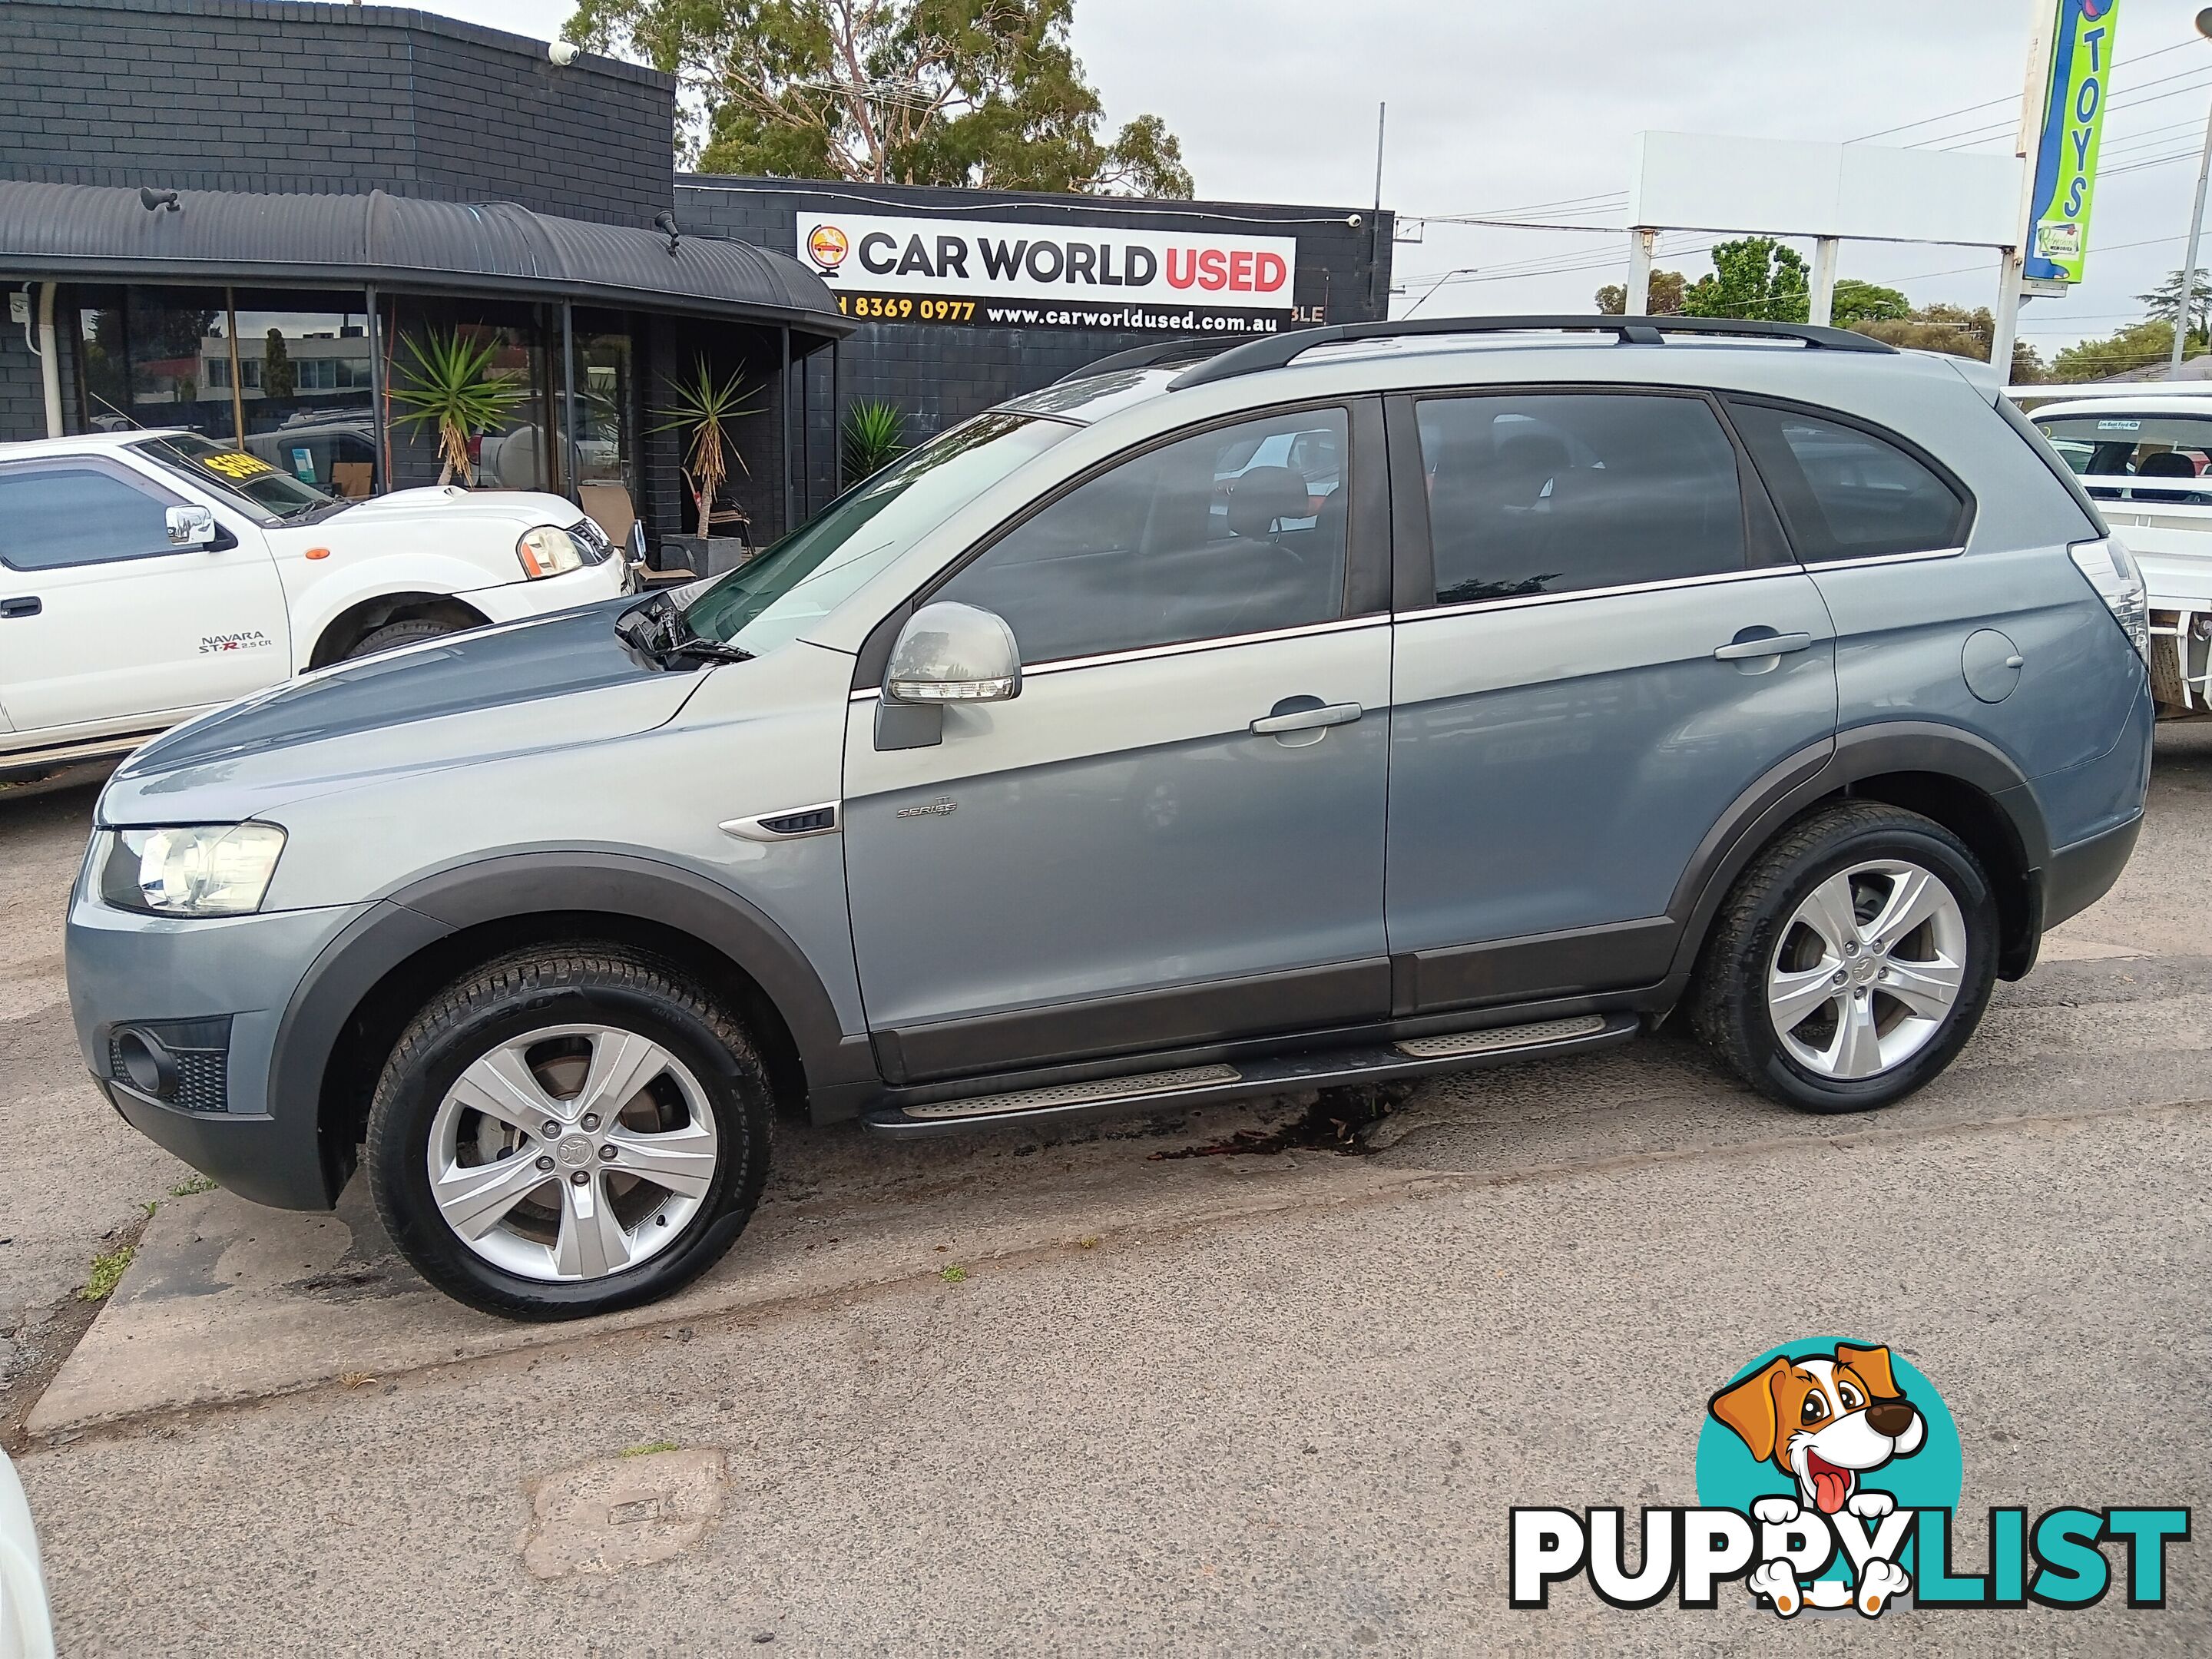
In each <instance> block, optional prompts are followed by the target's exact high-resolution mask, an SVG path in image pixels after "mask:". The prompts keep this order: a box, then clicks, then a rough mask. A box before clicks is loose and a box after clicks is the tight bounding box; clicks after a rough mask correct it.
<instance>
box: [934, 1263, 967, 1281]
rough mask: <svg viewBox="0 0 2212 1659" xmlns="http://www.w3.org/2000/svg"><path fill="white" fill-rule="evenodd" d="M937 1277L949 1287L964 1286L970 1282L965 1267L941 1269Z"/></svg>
mask: <svg viewBox="0 0 2212 1659" xmlns="http://www.w3.org/2000/svg"><path fill="white" fill-rule="evenodd" d="M937 1276H938V1277H939V1279H943V1280H944V1281H945V1283H946V1284H948V1285H964V1284H966V1283H967V1282H968V1270H967V1269H966V1268H965V1267H945V1268H943V1269H941V1270H940V1271H939V1273H938V1275H937Z"/></svg>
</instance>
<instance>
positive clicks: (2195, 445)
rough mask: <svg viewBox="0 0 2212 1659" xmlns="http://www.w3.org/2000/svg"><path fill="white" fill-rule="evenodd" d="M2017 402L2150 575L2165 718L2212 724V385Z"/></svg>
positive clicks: (2156, 689)
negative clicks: (2028, 405)
mask: <svg viewBox="0 0 2212 1659" xmlns="http://www.w3.org/2000/svg"><path fill="white" fill-rule="evenodd" d="M2006 392H2007V394H2008V396H2010V397H2012V398H2015V399H2017V400H2020V401H2022V402H2027V401H2029V400H2036V406H2035V407H2033V408H2031V409H2029V410H2027V417H2028V419H2030V420H2031V421H2033V422H2035V424H2036V425H2037V427H2038V428H2040V429H2041V431H2042V433H2043V435H2044V436H2045V437H2046V438H2048V439H2049V440H2050V441H2051V447H2052V448H2054V449H2056V450H2057V452H2058V455H2059V459H2061V460H2063V461H2064V462H2065V463H2066V465H2068V466H2069V468H2071V469H2072V470H2073V471H2074V473H2075V476H2076V477H2078V478H2079V480H2080V482H2081V485H2082V487H2083V488H2084V489H2087V491H2088V492H2089V494H2090V495H2093V496H2094V497H2096V500H2097V506H2098V507H2099V509H2100V511H2101V512H2102V513H2104V515H2105V518H2106V522H2108V523H2109V524H2110V525H2111V526H2112V529H2113V531H2114V532H2115V533H2117V534H2118V537H2119V538H2120V539H2121V540H2122V541H2124V542H2125V543H2126V544H2127V546H2128V550H2129V551H2130V552H2131V553H2133V554H2134V555H2135V556H2136V563H2137V564H2139V565H2140V566H2142V573H2143V581H2144V585H2145V586H2147V587H2148V589H2149V590H2150V594H2149V598H2150V635H2151V639H2150V647H2151V653H2150V675H2151V691H2152V695H2153V696H2154V697H2155V698H2156V700H2157V702H2158V712H2159V716H2160V719H2162V720H2173V719H2179V718H2183V717H2194V718H2197V719H2200V720H2201V719H2203V718H2205V717H2206V716H2208V715H2212V685H2208V674H2209V673H2212V384H2208V383H2207V382H2204V381H2201V380H2198V381H2185V382H2181V383H2179V384H2178V385H2166V384H2161V383H2159V382H2156V381H2147V382H2144V383H2142V384H2141V385H2136V386H2093V387H2092V386H2084V387H2079V388H2069V390H2068V391H2066V392H2063V393H2060V394H2057V401H2048V400H2050V399H2051V398H2053V396H2054V392H2056V388H2054V387H2051V386H2008V387H2007V388H2006Z"/></svg>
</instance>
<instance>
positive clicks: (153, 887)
mask: <svg viewBox="0 0 2212 1659" xmlns="http://www.w3.org/2000/svg"><path fill="white" fill-rule="evenodd" d="M103 833H104V834H105V835H106V837H107V847H106V851H105V852H104V854H102V855H101V857H100V897H101V898H102V899H104V900H106V902H108V903H110V904H112V905H115V906H117V907H118V908H122V909H125V910H138V911H143V912H144V913H145V914H146V915H155V916H242V915H249V914H251V913H252V912H253V911H255V910H258V909H259V908H261V899H262V896H263V895H264V894H265V893H267V892H268V890H269V878H270V877H271V876H273V875H275V874H276V855H277V854H279V853H282V852H283V850H284V832H283V830H282V829H278V828H277V827H276V825H275V824H273V823H188V824H184V825H181V826H179V827H178V828H176V829H110V830H106V831H104V832H103Z"/></svg>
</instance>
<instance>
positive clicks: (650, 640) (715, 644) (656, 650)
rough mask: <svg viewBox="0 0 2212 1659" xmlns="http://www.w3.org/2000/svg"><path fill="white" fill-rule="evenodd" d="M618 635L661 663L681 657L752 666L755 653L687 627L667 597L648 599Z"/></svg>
mask: <svg viewBox="0 0 2212 1659" xmlns="http://www.w3.org/2000/svg"><path fill="white" fill-rule="evenodd" d="M615 632H616V633H617V634H618V635H621V636H622V638H623V640H624V641H627V642H628V643H629V644H630V645H632V646H635V647H636V648H637V649H639V650H641V651H642V652H644V653H646V654H647V656H649V657H651V658H653V660H654V661H656V662H659V663H664V664H665V663H668V662H671V661H673V660H675V659H678V658H681V657H689V658H690V659H693V660H695V661H698V662H750V661H751V660H752V657H753V653H751V652H750V651H742V650H739V649H738V647H736V646H734V645H724V644H723V643H722V642H721V641H719V640H710V639H708V638H706V637H705V636H704V635H701V634H697V633H695V632H693V631H692V629H690V627H689V626H688V625H686V623H684V613H683V612H682V611H678V609H677V608H676V606H675V605H673V604H672V603H671V601H670V600H669V599H667V598H666V597H665V596H659V597H656V598H653V599H647V601H646V602H645V603H644V604H643V605H640V606H638V607H637V608H636V609H635V610H634V611H625V612H623V615H622V616H621V617H619V618H618V619H617V621H616V623H615Z"/></svg>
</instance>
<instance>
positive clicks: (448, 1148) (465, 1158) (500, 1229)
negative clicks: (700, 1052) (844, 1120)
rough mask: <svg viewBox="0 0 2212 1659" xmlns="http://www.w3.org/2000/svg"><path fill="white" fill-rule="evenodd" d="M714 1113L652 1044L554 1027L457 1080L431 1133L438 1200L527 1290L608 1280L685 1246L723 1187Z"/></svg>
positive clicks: (695, 1083)
mask: <svg viewBox="0 0 2212 1659" xmlns="http://www.w3.org/2000/svg"><path fill="white" fill-rule="evenodd" d="M720 1152H721V1141H720V1134H719V1133H718V1132H717V1129H716V1127H715V1122H714V1104H713V1103H712V1102H711V1101H709V1100H708V1097H707V1091H705V1090H704V1089H702V1088H701V1087H700V1085H699V1080H698V1079H697V1078H696V1077H695V1076H693V1075H692V1073H691V1071H690V1068H689V1067H688V1066H685V1065H684V1062H683V1061H682V1060H678V1059H677V1058H676V1056H675V1055H673V1054H670V1053H669V1052H668V1050H667V1049H665V1048H662V1047H661V1046H660V1045H659V1043H657V1042H653V1040H652V1039H651V1038H649V1037H645V1036H639V1035H638V1034H637V1033H636V1032H635V1031H623V1030H615V1029H613V1028H611V1027H608V1026H602V1025H549V1026H546V1027H544V1029H542V1030H535V1031H530V1032H527V1033H526V1034H524V1035H523V1036H519V1037H513V1038H511V1039H509V1040H508V1041H507V1042H502V1043H501V1044H500V1045H499V1046H498V1047H497V1048H494V1049H493V1050H491V1051H490V1052H489V1054H483V1055H482V1056H480V1057H479V1058H478V1059H477V1060H475V1061H474V1062H473V1063H472V1064H471V1065H470V1066H469V1067H468V1069H467V1070H465V1071H464V1072H463V1073H461V1074H460V1076H459V1078H457V1079H454V1082H453V1087H452V1088H450V1089H448V1090H447V1091H446V1097H445V1099H444V1100H442V1101H441V1102H440V1103H439V1105H438V1110H437V1115H435V1117H434V1118H433V1119H432V1120H431V1123H430V1139H429V1146H428V1164H429V1173H430V1192H431V1195H432V1197H433V1198H434V1199H435V1201H436V1203H437V1206H438V1211H439V1213H440V1214H441V1215H442V1216H443V1217H444V1218H445V1219H446V1225H447V1226H449V1227H451V1228H452V1229H453V1231H454V1233H455V1235H456V1236H457V1237H459V1238H460V1239H461V1241H462V1242H463V1243H465V1244H466V1245H467V1246H468V1247H469V1248H470V1249H471V1250H474V1251H475V1252H476V1253H477V1255H480V1256H482V1257H483V1259H484V1260H485V1261H489V1262H490V1263H491V1264H492V1265H493V1266H495V1267H502V1268H504V1269H506V1270H507V1272H508V1273H515V1274H517V1275H519V1276H520V1277H522V1278H524V1279H541V1280H548V1281H561V1280H569V1281H576V1280H584V1279H605V1278H606V1277H607V1276H608V1275H610V1274H612V1273H620V1272H622V1271H623V1270H624V1269H625V1268H629V1267H636V1266H637V1265H638V1264H639V1263H640V1262H642V1261H646V1260H647V1259H648V1258H650V1257H652V1256H653V1255H658V1254H659V1252H660V1251H662V1250H664V1249H666V1248H667V1247H668V1246H669V1245H670V1244H671V1243H674V1242H675V1241H676V1239H677V1238H678V1237H680V1236H681V1235H682V1233H683V1231H684V1227H685V1225H686V1224H688V1223H689V1222H690V1219H691V1218H692V1217H693V1216H694V1215H696V1213H697V1212H698V1209H699V1206H700V1205H701V1204H702V1203H703V1202H705V1201H706V1198H707V1194H708V1191H709V1190H710V1189H711V1188H712V1187H713V1185H714V1170H715V1166H716V1164H717V1163H718V1161H719V1160H720Z"/></svg>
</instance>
